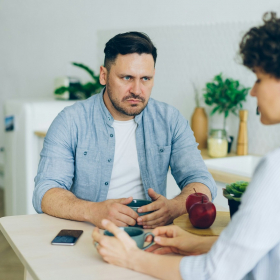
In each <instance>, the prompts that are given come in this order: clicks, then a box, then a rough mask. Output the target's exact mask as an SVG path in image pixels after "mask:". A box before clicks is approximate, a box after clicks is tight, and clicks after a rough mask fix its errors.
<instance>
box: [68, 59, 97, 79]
mask: <svg viewBox="0 0 280 280" xmlns="http://www.w3.org/2000/svg"><path fill="white" fill-rule="evenodd" d="M72 64H73V65H74V66H77V67H80V68H82V69H84V70H85V71H86V72H88V74H89V75H90V76H91V77H92V79H93V80H94V81H95V82H97V81H98V80H97V77H98V76H95V74H94V71H93V70H91V69H90V68H89V67H88V66H86V65H84V64H82V63H77V62H72Z"/></svg>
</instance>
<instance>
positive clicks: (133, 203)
mask: <svg viewBox="0 0 280 280" xmlns="http://www.w3.org/2000/svg"><path fill="white" fill-rule="evenodd" d="M150 203H152V201H150V200H144V199H133V200H132V201H131V202H130V203H129V204H127V206H128V207H130V208H131V209H132V210H134V211H135V212H136V213H137V214H138V215H139V216H144V215H148V214H150V213H152V212H154V211H151V212H145V213H138V209H139V208H140V207H141V206H144V205H148V204H150Z"/></svg>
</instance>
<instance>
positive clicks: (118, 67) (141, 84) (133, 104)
mask: <svg viewBox="0 0 280 280" xmlns="http://www.w3.org/2000/svg"><path fill="white" fill-rule="evenodd" d="M154 75H155V68H154V59H153V57H152V55H151V54H145V53H143V54H141V55H139V54H137V53H133V54H126V55H120V54H119V55H118V56H117V58H116V60H115V63H114V64H112V65H111V68H110V72H109V73H108V71H107V69H106V68H105V67H103V66H101V68H100V82H101V84H106V90H105V93H104V102H105V105H106V107H107V108H108V110H109V111H110V113H111V114H112V116H113V117H114V119H115V120H122V121H124V120H129V119H132V118H134V116H136V115H138V114H140V113H141V112H142V111H143V110H144V108H145V107H146V105H147V103H148V100H149V98H150V95H151V91H152V88H153V85H154Z"/></svg>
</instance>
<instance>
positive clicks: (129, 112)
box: [106, 80, 148, 116]
mask: <svg viewBox="0 0 280 280" xmlns="http://www.w3.org/2000/svg"><path fill="white" fill-rule="evenodd" d="M106 90H107V93H108V97H109V99H110V101H111V103H112V105H113V107H114V108H115V109H116V110H117V111H118V112H120V113H122V114H124V115H126V116H137V115H139V114H140V113H141V112H142V111H143V110H144V109H145V108H146V106H147V104H148V103H147V104H145V98H143V97H140V96H137V95H135V94H134V93H131V94H130V96H126V97H124V98H123V99H122V102H123V101H125V100H127V99H129V98H134V99H138V100H141V101H142V103H143V104H144V106H143V107H141V108H139V109H138V110H137V111H134V110H133V111H132V110H130V108H124V107H122V106H121V102H119V101H118V100H116V99H114V98H113V94H112V91H111V87H110V84H109V81H108V80H107V82H106ZM136 106H137V104H132V105H131V107H136Z"/></svg>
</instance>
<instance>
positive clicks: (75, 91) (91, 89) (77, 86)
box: [54, 62, 103, 99]
mask: <svg viewBox="0 0 280 280" xmlns="http://www.w3.org/2000/svg"><path fill="white" fill-rule="evenodd" d="M72 64H73V65H74V66H77V67H79V68H81V69H84V70H85V71H86V72H87V73H88V74H89V75H90V77H91V78H92V81H90V82H87V83H86V84H81V83H80V82H75V83H70V84H69V86H61V87H58V88H56V89H55V91H54V93H55V94H57V95H63V94H64V93H65V92H69V99H87V98H89V97H90V96H92V95H94V94H96V93H99V92H100V90H101V89H102V88H103V85H101V84H100V83H99V75H95V73H94V71H93V70H91V69H90V68H89V67H88V66H86V65H84V64H81V63H76V62H72Z"/></svg>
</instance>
